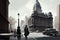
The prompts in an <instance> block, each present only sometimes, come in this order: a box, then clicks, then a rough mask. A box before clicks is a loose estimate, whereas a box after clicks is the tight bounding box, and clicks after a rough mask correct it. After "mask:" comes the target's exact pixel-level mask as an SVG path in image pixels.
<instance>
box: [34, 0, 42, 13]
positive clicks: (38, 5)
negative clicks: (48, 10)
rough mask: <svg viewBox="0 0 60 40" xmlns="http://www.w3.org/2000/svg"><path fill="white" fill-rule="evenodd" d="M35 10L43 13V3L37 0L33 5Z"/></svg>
mask: <svg viewBox="0 0 60 40" xmlns="http://www.w3.org/2000/svg"><path fill="white" fill-rule="evenodd" d="M33 11H37V12H38V13H42V9H41V5H40V3H39V1H38V0H36V3H35V5H34V7H33Z"/></svg>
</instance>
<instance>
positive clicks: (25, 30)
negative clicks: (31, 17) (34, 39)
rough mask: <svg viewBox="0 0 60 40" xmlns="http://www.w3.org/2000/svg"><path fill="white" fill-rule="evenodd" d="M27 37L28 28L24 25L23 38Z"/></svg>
mask: <svg viewBox="0 0 60 40" xmlns="http://www.w3.org/2000/svg"><path fill="white" fill-rule="evenodd" d="M28 35H29V30H28V27H27V25H26V26H25V28H24V36H25V38H27V36H28Z"/></svg>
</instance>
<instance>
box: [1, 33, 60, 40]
mask: <svg viewBox="0 0 60 40" xmlns="http://www.w3.org/2000/svg"><path fill="white" fill-rule="evenodd" d="M0 40H5V39H0ZM7 40H8V39H7ZM9 40H60V37H51V36H47V35H43V34H42V33H30V34H29V36H28V37H27V38H25V37H24V33H22V35H21V37H17V36H13V35H12V36H10V38H9Z"/></svg>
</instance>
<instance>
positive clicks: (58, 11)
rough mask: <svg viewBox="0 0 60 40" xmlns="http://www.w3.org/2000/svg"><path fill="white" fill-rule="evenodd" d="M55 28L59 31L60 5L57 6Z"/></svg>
mask: <svg viewBox="0 0 60 40" xmlns="http://www.w3.org/2000/svg"><path fill="white" fill-rule="evenodd" d="M55 28H56V30H57V31H60V5H58V8H57V16H56V17H55Z"/></svg>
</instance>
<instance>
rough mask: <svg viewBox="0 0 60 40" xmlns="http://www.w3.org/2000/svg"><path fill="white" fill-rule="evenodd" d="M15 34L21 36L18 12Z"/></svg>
mask: <svg viewBox="0 0 60 40" xmlns="http://www.w3.org/2000/svg"><path fill="white" fill-rule="evenodd" d="M17 36H21V30H20V26H19V13H18V27H17Z"/></svg>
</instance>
